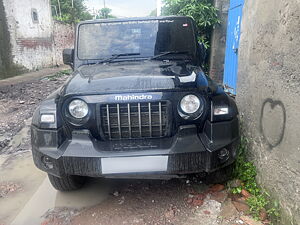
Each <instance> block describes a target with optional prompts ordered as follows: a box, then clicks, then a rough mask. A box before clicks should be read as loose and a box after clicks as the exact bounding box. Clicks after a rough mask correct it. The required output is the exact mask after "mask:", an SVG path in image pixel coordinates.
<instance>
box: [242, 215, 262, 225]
mask: <svg viewBox="0 0 300 225" xmlns="http://www.w3.org/2000/svg"><path fill="white" fill-rule="evenodd" d="M241 219H242V220H243V221H244V222H245V223H246V224H247V225H263V223H262V222H260V221H256V220H254V219H253V218H251V217H249V216H241Z"/></svg>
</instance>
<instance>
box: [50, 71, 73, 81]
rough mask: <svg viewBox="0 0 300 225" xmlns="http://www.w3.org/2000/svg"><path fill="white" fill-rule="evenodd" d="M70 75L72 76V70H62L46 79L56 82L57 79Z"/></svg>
mask: <svg viewBox="0 0 300 225" xmlns="http://www.w3.org/2000/svg"><path fill="white" fill-rule="evenodd" d="M70 74H71V70H62V71H59V72H57V73H55V74H53V75H50V76H47V77H46V78H47V79H48V80H50V81H55V80H56V79H57V78H60V77H63V76H66V75H70Z"/></svg>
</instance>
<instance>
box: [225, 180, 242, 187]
mask: <svg viewBox="0 0 300 225" xmlns="http://www.w3.org/2000/svg"><path fill="white" fill-rule="evenodd" d="M228 186H229V187H230V188H237V187H241V186H242V181H241V180H239V179H234V180H232V181H230V182H229V183H228Z"/></svg>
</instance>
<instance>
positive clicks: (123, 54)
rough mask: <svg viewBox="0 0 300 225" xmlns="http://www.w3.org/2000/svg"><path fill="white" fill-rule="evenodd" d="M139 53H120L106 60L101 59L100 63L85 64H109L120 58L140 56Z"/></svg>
mask: <svg viewBox="0 0 300 225" xmlns="http://www.w3.org/2000/svg"><path fill="white" fill-rule="evenodd" d="M140 54H141V53H120V54H114V55H112V56H110V57H108V58H105V59H102V60H100V61H96V62H87V64H88V65H93V64H100V63H106V62H111V61H113V60H115V59H117V58H119V57H121V56H134V55H140Z"/></svg>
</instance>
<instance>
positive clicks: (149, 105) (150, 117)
mask: <svg viewBox="0 0 300 225" xmlns="http://www.w3.org/2000/svg"><path fill="white" fill-rule="evenodd" d="M148 110H149V112H148V113H149V134H150V137H152V113H151V102H149V103H148Z"/></svg>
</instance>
